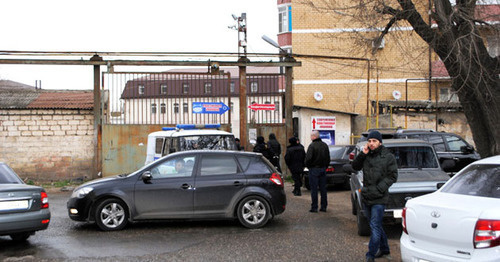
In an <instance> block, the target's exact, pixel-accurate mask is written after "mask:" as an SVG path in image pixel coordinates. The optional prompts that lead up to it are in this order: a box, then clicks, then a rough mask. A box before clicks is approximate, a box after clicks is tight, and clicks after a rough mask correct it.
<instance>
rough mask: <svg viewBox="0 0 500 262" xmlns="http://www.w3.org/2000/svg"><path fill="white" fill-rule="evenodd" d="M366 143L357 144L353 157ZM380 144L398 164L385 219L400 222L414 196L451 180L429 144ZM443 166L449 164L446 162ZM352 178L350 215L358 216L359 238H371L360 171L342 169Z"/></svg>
mask: <svg viewBox="0 0 500 262" xmlns="http://www.w3.org/2000/svg"><path fill="white" fill-rule="evenodd" d="M365 144H366V142H360V143H358V144H357V145H356V150H355V154H359V152H360V151H361V148H363V146H364V145H365ZM383 145H384V146H385V147H387V149H389V151H391V153H392V154H393V155H394V156H395V158H396V162H397V164H398V180H397V181H396V183H394V184H393V185H392V186H391V187H390V188H389V200H388V203H387V204H386V206H385V214H384V217H385V218H386V220H387V219H390V220H394V221H400V220H401V217H402V211H403V208H404V206H405V203H406V201H408V200H409V199H412V198H414V197H417V196H421V195H424V194H428V193H432V192H434V191H436V190H437V189H438V188H439V187H440V186H442V185H444V183H445V182H446V181H448V179H449V178H450V177H449V175H448V174H447V173H446V172H444V171H443V170H442V169H441V167H440V165H439V160H438V158H437V155H436V152H435V151H434V148H433V147H432V145H431V144H430V143H427V142H425V141H422V140H412V139H388V140H384V143H383ZM444 165H452V163H451V162H449V161H446V162H445V163H444ZM344 168H345V169H346V170H347V171H350V172H352V175H351V202H352V213H353V215H356V216H357V224H358V235H360V236H368V235H370V226H369V224H368V219H367V218H366V216H365V215H364V208H363V201H361V196H360V195H361V193H360V191H361V188H362V187H363V171H362V170H361V171H354V170H353V169H352V166H350V165H348V166H345V167H344Z"/></svg>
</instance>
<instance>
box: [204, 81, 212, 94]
mask: <svg viewBox="0 0 500 262" xmlns="http://www.w3.org/2000/svg"><path fill="white" fill-rule="evenodd" d="M211 93H212V83H205V94H211Z"/></svg>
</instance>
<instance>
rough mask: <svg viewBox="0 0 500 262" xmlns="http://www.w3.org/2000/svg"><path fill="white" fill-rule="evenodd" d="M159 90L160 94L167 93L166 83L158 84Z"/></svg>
mask: <svg viewBox="0 0 500 262" xmlns="http://www.w3.org/2000/svg"><path fill="white" fill-rule="evenodd" d="M160 92H161V93H162V94H166V93H167V85H166V84H162V85H160Z"/></svg>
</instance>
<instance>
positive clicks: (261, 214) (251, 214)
mask: <svg viewBox="0 0 500 262" xmlns="http://www.w3.org/2000/svg"><path fill="white" fill-rule="evenodd" d="M237 212H238V219H239V221H240V223H241V224H242V225H243V226H245V227H247V228H259V227H263V226H264V225H265V224H266V223H267V221H268V220H269V218H270V217H271V209H270V208H269V205H268V204H267V202H266V200H264V199H263V198H262V197H258V196H250V197H247V198H245V199H243V201H241V202H240V204H239V205H238V211H237Z"/></svg>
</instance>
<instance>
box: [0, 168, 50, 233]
mask: <svg viewBox="0 0 500 262" xmlns="http://www.w3.org/2000/svg"><path fill="white" fill-rule="evenodd" d="M49 222H50V211H49V200H48V197H47V193H46V192H45V190H44V189H43V188H42V187H38V186H30V185H26V184H25V183H24V182H23V180H21V179H20V178H19V176H18V175H17V174H16V173H15V172H14V170H12V169H11V168H10V167H9V166H8V165H7V164H5V163H2V162H0V236H5V235H9V236H10V237H11V238H12V239H13V240H15V241H24V240H26V239H28V238H29V237H30V236H31V235H33V234H35V231H38V230H44V229H47V227H48V226H49Z"/></svg>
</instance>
